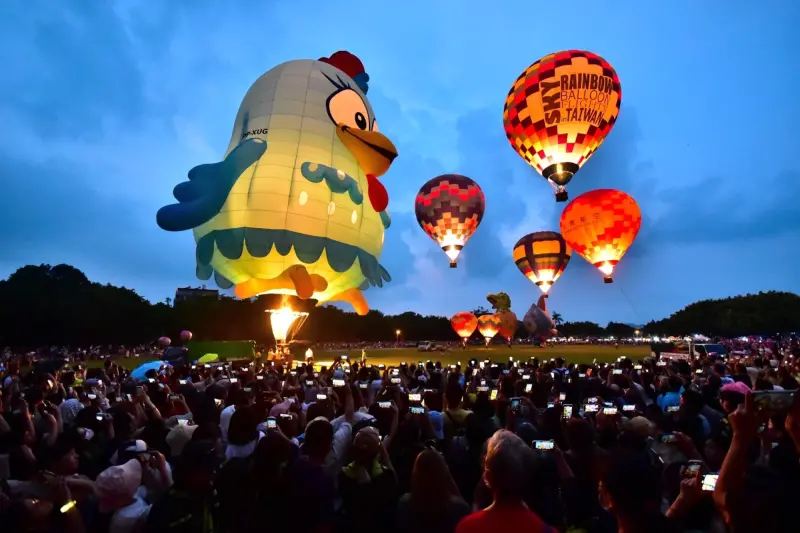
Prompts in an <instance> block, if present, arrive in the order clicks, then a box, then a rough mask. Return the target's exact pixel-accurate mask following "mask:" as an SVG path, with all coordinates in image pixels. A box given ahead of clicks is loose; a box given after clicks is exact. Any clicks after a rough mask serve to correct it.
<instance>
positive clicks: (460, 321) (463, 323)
mask: <svg viewBox="0 0 800 533" xmlns="http://www.w3.org/2000/svg"><path fill="white" fill-rule="evenodd" d="M450 325H451V326H453V330H455V332H456V334H457V335H458V336H459V337H461V338H462V339H463V340H464V342H465V343H466V342H467V339H468V338H469V337H470V335H472V334H473V333H474V332H475V328H477V327H478V317H476V316H475V315H473V314H472V313H470V312H468V311H463V312H461V313H456V314H454V315H453V318H451V319H450Z"/></svg>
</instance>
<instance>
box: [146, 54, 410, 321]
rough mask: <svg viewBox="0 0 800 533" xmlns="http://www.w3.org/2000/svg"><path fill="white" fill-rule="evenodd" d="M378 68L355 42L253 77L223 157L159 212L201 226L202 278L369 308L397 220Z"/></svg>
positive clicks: (166, 224) (245, 294) (239, 291)
mask: <svg viewBox="0 0 800 533" xmlns="http://www.w3.org/2000/svg"><path fill="white" fill-rule="evenodd" d="M368 81H369V76H368V75H367V74H366V72H365V71H364V66H363V64H362V63H361V61H360V60H359V59H358V58H357V57H356V56H354V55H352V54H350V53H349V52H336V53H335V54H333V55H332V56H331V57H329V58H322V59H320V60H318V61H313V60H297V61H290V62H288V63H284V64H282V65H278V66H277V67H275V68H273V69H272V70H270V71H269V72H267V73H266V74H264V75H263V76H261V77H260V78H259V79H258V80H256V82H255V83H254V84H253V86H252V87H250V90H249V91H248V92H247V94H246V95H245V97H244V101H243V102H242V105H241V106H240V108H239V112H238V114H237V117H236V121H235V124H234V127H233V136H232V138H231V141H230V144H229V146H228V150H227V152H226V156H225V158H224V160H223V161H222V162H220V163H213V164H208V165H200V166H197V167H195V168H193V169H192V170H191V171H190V172H189V181H188V182H184V183H180V184H178V185H177V186H176V187H175V189H174V191H173V195H174V196H175V199H176V200H178V203H177V204H174V205H169V206H166V207H164V208H162V209H161V210H159V212H158V216H157V222H158V225H159V226H161V228H163V229H165V230H167V231H183V230H188V229H192V230H193V232H194V237H195V240H196V243H197V250H196V255H197V276H198V277H199V278H200V279H203V280H206V279H209V278H210V277H211V276H212V275H213V276H214V279H215V281H216V282H217V285H219V286H220V287H221V288H230V287H234V291H235V294H236V296H238V297H240V298H250V297H252V296H257V295H259V294H290V295H296V296H299V297H300V298H312V297H313V298H315V299H317V300H318V301H319V302H320V303H321V302H325V301H331V300H339V301H346V302H349V303H351V304H352V305H353V307H355V309H356V311H357V312H358V313H359V314H365V313H366V312H367V311H368V310H369V307H368V305H367V302H366V300H365V299H364V296H363V294H362V293H361V291H362V290H363V289H365V288H367V287H369V286H382V285H383V282H384V281H390V280H391V278H390V277H389V274H388V272H387V271H386V270H385V269H384V268H383V267H382V266H381V265H380V264H379V262H378V259H379V258H380V254H381V250H382V248H383V241H384V233H385V230H386V229H388V227H389V225H390V222H391V219H390V218H389V214H388V213H387V212H386V207H387V205H388V201H389V199H388V195H387V193H386V189H385V188H384V187H383V185H382V184H381V183H380V182H379V181H378V178H379V177H380V176H381V175H383V174H384V173H385V172H386V171H387V170H388V169H389V166H390V165H391V163H392V161H393V160H394V158H395V157H396V156H397V150H396V149H395V147H394V145H393V144H392V142H391V141H390V140H389V139H388V138H387V137H386V136H384V135H383V134H381V133H379V132H378V123H377V121H376V120H375V113H374V112H373V110H372V106H371V105H370V103H369V100H367V96H366V93H367V89H368V85H367V82H368Z"/></svg>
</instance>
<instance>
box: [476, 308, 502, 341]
mask: <svg viewBox="0 0 800 533" xmlns="http://www.w3.org/2000/svg"><path fill="white" fill-rule="evenodd" d="M478 331H480V332H481V335H483V337H484V339H486V345H487V346H488V345H489V342H491V340H492V338H493V337H494V336H495V335H497V334H498V333H499V332H500V317H498V316H497V315H481V316H479V317H478Z"/></svg>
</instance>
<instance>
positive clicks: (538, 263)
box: [514, 231, 572, 295]
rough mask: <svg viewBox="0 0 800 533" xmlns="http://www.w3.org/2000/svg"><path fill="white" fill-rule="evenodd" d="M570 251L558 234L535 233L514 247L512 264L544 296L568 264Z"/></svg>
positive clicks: (526, 236)
mask: <svg viewBox="0 0 800 533" xmlns="http://www.w3.org/2000/svg"><path fill="white" fill-rule="evenodd" d="M571 255H572V249H571V248H570V247H569V245H568V244H567V243H566V241H564V238H563V237H562V236H561V234H560V233H556V232H555V231H537V232H536V233H530V234H528V235H525V236H524V237H522V238H521V239H520V240H518V241H517V244H515V245H514V262H515V263H516V264H517V268H518V269H519V271H520V272H522V273H523V274H525V277H527V278H528V279H529V280H531V281H532V282H533V283H535V284H536V286H537V287H539V288H540V289H541V291H542V292H543V293H544V294H545V295H546V294H547V291H548V290H550V287H552V286H553V284H554V283H555V282H556V280H557V279H558V278H559V277H560V276H561V274H562V273H563V272H564V269H565V268H567V265H568V264H569V258H570V256H571Z"/></svg>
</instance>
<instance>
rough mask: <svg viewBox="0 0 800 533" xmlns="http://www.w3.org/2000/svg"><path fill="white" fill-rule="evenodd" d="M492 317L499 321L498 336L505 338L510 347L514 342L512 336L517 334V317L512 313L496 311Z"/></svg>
mask: <svg viewBox="0 0 800 533" xmlns="http://www.w3.org/2000/svg"><path fill="white" fill-rule="evenodd" d="M494 316H496V317H497V318H498V319H500V331H499V333H500V335H502V336H503V337H505V338H506V340H507V341H508V345H509V346H511V341H513V340H514V334H515V333H516V332H517V315H515V314H514V312H513V311H498V312H497V313H495V315H494Z"/></svg>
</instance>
